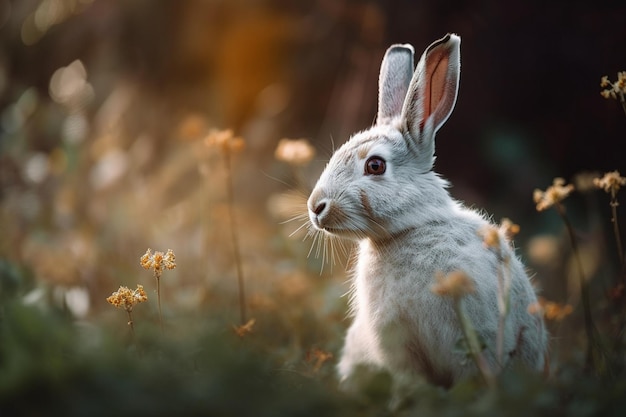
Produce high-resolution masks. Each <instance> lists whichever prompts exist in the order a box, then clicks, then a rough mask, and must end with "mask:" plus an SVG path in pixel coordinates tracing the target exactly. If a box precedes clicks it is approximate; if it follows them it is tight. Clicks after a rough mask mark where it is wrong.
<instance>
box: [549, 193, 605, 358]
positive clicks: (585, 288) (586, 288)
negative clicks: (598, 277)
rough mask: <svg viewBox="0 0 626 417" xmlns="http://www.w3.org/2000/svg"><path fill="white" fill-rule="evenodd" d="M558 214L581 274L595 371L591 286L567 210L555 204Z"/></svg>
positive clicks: (590, 354)
mask: <svg viewBox="0 0 626 417" xmlns="http://www.w3.org/2000/svg"><path fill="white" fill-rule="evenodd" d="M555 207H556V209H557V212H558V213H559V215H560V216H561V219H563V223H565V228H566V229H567V234H568V235H569V239H570V243H571V245H572V251H573V252H574V258H575V259H576V264H577V266H578V272H579V281H580V296H581V299H582V303H583V314H584V319H585V334H586V336H587V353H586V365H587V366H588V367H591V369H593V370H595V368H596V365H595V360H594V354H593V353H594V352H593V349H594V329H595V327H594V324H593V318H592V317H591V303H590V300H589V285H588V283H587V280H586V279H585V272H584V270H583V262H582V259H581V257H580V251H579V249H578V242H577V241H576V237H575V235H574V228H573V227H572V224H571V223H570V221H569V219H568V217H567V216H566V215H565V209H564V208H563V206H562V205H561V204H560V203H557V204H555Z"/></svg>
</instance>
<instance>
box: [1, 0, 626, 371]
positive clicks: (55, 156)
mask: <svg viewBox="0 0 626 417" xmlns="http://www.w3.org/2000/svg"><path fill="white" fill-rule="evenodd" d="M447 32H454V33H457V34H459V35H460V36H461V38H462V44H461V61H462V72H461V87H460V95H459V98H458V101H457V105H456V108H455V111H454V113H453V115H452V117H451V118H450V119H449V120H448V122H447V123H446V125H445V126H444V127H443V128H442V130H441V131H440V133H439V135H438V140H437V150H436V153H437V162H436V170H437V171H438V172H439V173H441V174H442V175H443V176H444V177H445V178H447V179H448V180H450V181H451V183H452V184H453V187H452V188H451V193H452V195H453V196H454V197H456V198H458V199H460V200H462V201H465V202H466V203H467V204H468V205H470V206H475V207H477V208H479V209H485V210H486V211H487V212H488V213H490V214H492V215H493V218H494V220H496V221H499V220H500V219H501V218H503V217H509V218H511V219H512V220H513V221H514V222H516V223H518V224H519V225H520V227H521V232H520V235H519V236H518V238H517V240H516V246H517V247H518V252H519V254H520V256H522V257H523V258H524V259H525V261H526V262H527V264H528V266H529V268H530V269H531V271H532V272H533V274H534V275H535V280H536V282H537V283H538V286H539V287H541V288H542V291H543V294H544V295H545V296H546V297H547V298H549V299H551V300H555V301H558V302H561V303H572V304H573V305H574V306H575V307H576V309H577V310H576V311H578V310H579V307H578V303H577V297H578V295H577V293H576V290H575V285H574V284H572V283H571V282H569V281H570V280H571V279H572V278H570V277H571V276H572V275H575V273H574V272H572V267H571V263H572V260H571V253H570V249H569V246H568V244H569V242H568V240H567V237H566V235H565V234H564V229H563V225H562V222H561V221H560V219H559V218H558V216H557V215H556V214H555V213H551V212H546V213H537V212H536V210H535V205H534V203H533V201H532V193H533V190H534V189H535V188H541V189H545V188H546V187H547V186H548V185H550V184H551V183H552V179H553V178H554V177H557V176H558V177H563V178H565V179H566V180H567V181H568V182H569V181H578V180H580V179H581V178H582V179H583V180H584V178H585V177H579V176H578V175H579V174H580V173H584V172H587V173H600V174H601V173H604V172H607V171H612V170H615V169H621V170H622V171H625V170H626V165H625V164H624V153H623V151H622V149H623V144H624V138H625V134H626V115H625V114H624V112H623V110H622V108H621V107H620V105H619V103H618V102H617V101H616V100H607V99H604V98H603V97H601V96H600V91H601V88H600V78H601V77H602V76H604V75H608V76H609V78H610V79H612V80H614V79H615V78H616V74H617V72H618V71H623V70H626V54H625V52H626V49H625V48H626V3H625V2H623V1H601V0H600V1H545V0H524V1H520V0H511V1H507V2H499V1H458V2H457V1H452V2H438V1H432V2H431V1H428V2H427V1H411V0H391V1H382V0H381V1H356V0H316V1H308V2H304V1H297V0H185V1H165V0H132V1H107V0H13V1H10V0H0V187H1V188H0V268H1V270H0V274H2V276H3V278H2V287H0V290H1V291H4V292H5V294H8V293H9V292H11V294H17V295H19V297H22V299H23V300H24V302H25V303H27V304H29V305H36V306H39V307H38V308H43V309H44V310H45V309H61V310H63V311H66V312H67V313H68V315H69V316H70V317H72V318H73V320H78V321H80V322H82V323H89V324H90V325H93V326H95V327H97V326H98V325H100V323H105V325H107V326H109V327H110V328H112V329H113V330H112V331H113V332H114V333H117V334H125V333H126V332H127V326H126V323H125V321H124V318H123V317H122V316H123V314H122V312H120V311H116V310H115V309H113V308H112V307H111V306H110V305H108V304H107V303H106V301H105V298H106V297H107V296H108V295H110V294H111V292H112V291H114V290H116V289H117V288H118V286H119V285H128V286H131V287H134V286H135V284H137V283H141V284H143V285H144V286H145V287H146V288H148V287H150V291H149V295H152V294H153V289H152V287H151V285H152V280H153V278H152V276H151V274H150V272H149V271H144V270H143V269H141V267H140V265H139V258H140V256H141V255H142V254H143V253H144V252H145V251H146V249H147V248H153V249H156V250H161V251H165V250H166V249H170V248H171V249H173V250H174V252H175V253H176V257H177V264H178V267H177V268H176V269H175V270H173V271H166V272H165V274H164V277H163V279H162V285H163V294H162V296H163V304H164V314H165V316H166V318H167V320H169V322H170V326H171V327H174V328H175V329H176V331H178V332H181V333H182V332H184V331H183V330H182V327H184V326H182V324H180V323H179V324H178V325H176V324H172V323H177V322H176V320H181V319H180V317H183V316H184V315H191V316H194V315H197V316H198V317H205V318H206V317H208V316H212V317H215V316H219V317H221V318H222V319H223V320H224V321H225V322H232V323H237V321H238V320H239V319H238V311H239V310H238V301H237V300H238V289H237V269H236V268H235V261H236V259H235V258H234V256H233V242H232V239H231V227H230V223H229V213H230V210H234V213H235V219H236V223H237V229H236V233H237V235H238V244H239V246H240V251H241V260H242V261H241V264H242V267H243V268H242V269H243V274H244V277H245V282H246V298H247V304H248V314H249V316H255V317H257V324H256V326H257V331H258V332H259V333H260V334H267V335H279V336H268V337H270V338H271V337H276V339H275V340H274V342H275V346H274V347H275V348H276V349H278V346H288V348H285V350H286V351H287V353H285V356H286V357H289V355H291V358H292V359H293V357H299V358H300V359H302V358H303V357H304V356H303V355H304V354H303V353H302V352H304V351H305V350H306V349H309V348H310V347H311V346H316V345H320V346H321V347H323V348H324V349H326V350H328V351H332V352H335V353H337V351H338V349H339V347H340V345H341V335H342V331H343V329H344V328H345V326H346V325H347V323H346V321H345V320H344V316H345V298H341V295H342V294H343V293H345V292H346V291H347V289H348V286H347V284H346V283H345V280H346V275H347V274H346V271H345V266H344V264H342V262H341V259H339V260H338V261H337V263H336V264H335V265H328V264H327V265H325V266H324V267H323V268H322V259H320V257H317V258H316V257H315V256H314V255H315V249H314V250H313V255H311V256H309V257H308V256H307V255H308V253H309V249H310V247H311V240H306V241H302V238H303V234H302V233H296V235H295V236H291V237H290V235H291V233H292V232H294V231H295V230H296V229H298V227H299V226H300V224H301V222H299V221H292V222H286V223H285V220H288V219H289V218H291V217H294V216H296V215H297V214H298V210H303V209H304V207H303V206H302V204H303V203H302V202H303V201H304V198H306V195H307V193H308V190H309V189H310V188H311V186H312V185H313V184H314V183H315V181H316V179H317V176H318V175H319V173H320V172H321V170H322V168H323V166H324V164H325V161H327V159H328V158H329V157H330V155H331V153H332V149H333V148H334V147H337V146H339V145H340V144H341V143H343V142H344V141H345V140H346V139H347V138H348V137H349V136H350V134H351V133H353V132H355V131H358V130H361V129H364V128H367V127H368V126H370V125H371V124H372V123H373V121H374V117H375V113H376V102H377V99H376V95H377V77H378V70H379V65H380V60H381V57H382V55H383V53H384V51H385V49H386V48H387V47H388V46H389V45H390V44H392V43H411V44H413V45H414V46H415V49H416V52H417V53H420V52H421V51H422V50H423V49H424V48H425V47H426V46H427V45H428V44H430V43H431V42H432V41H434V40H435V39H438V38H440V37H442V36H443V35H445V34H446V33H447ZM225 129H232V132H233V134H234V135H235V136H236V137H241V138H242V139H243V140H244V142H245V148H244V149H243V150H241V151H240V152H237V153H236V154H235V155H231V156H232V161H231V163H232V165H231V167H232V169H231V171H230V172H229V171H228V170H227V169H226V165H225V161H224V158H223V155H222V154H221V153H220V151H219V149H215V148H214V147H211V146H209V145H207V141H206V140H205V139H206V138H207V137H210V136H211V134H214V133H215V131H222V130H225ZM283 138H292V139H296V138H305V139H307V140H308V141H309V142H310V143H311V144H313V146H314V147H315V148H316V150H317V152H316V156H315V157H314V158H313V160H312V161H311V162H310V163H308V164H306V165H303V166H296V165H294V164H289V163H286V162H285V161H281V160H278V159H277V158H276V156H275V150H276V147H277V145H278V143H279V141H280V140H281V139H283ZM229 174H230V179H232V182H233V198H234V204H233V203H231V202H230V200H229V196H228V181H229ZM620 213H621V215H622V217H623V208H621V207H620ZM568 214H569V215H570V216H571V219H572V222H573V223H574V224H575V227H576V229H577V232H578V233H579V238H580V239H581V246H582V247H583V250H585V251H586V252H585V265H586V266H587V268H588V276H589V277H590V278H591V279H595V280H596V281H594V282H596V284H594V285H595V288H596V293H595V294H596V295H598V296H599V297H600V296H602V294H604V292H605V291H606V290H607V289H609V288H610V287H611V286H612V285H613V283H614V278H615V274H616V272H615V271H616V265H617V263H616V259H617V257H616V252H615V248H614V240H613V236H612V234H611V233H612V229H611V227H612V226H611V224H610V220H609V219H610V212H609V206H608V197H607V196H605V195H603V193H602V192H600V191H596V192H590V193H587V194H585V193H578V194H576V195H573V196H572V197H571V198H570V199H569V200H568ZM339 258H341V256H339ZM344 262H345V261H344ZM320 271H321V272H320ZM141 307H143V306H141ZM139 310H140V308H139V307H138V311H137V313H136V314H138V317H139V318H140V319H141V318H142V319H143V320H144V321H145V322H154V318H155V307H154V306H151V307H146V308H144V309H143V312H142V311H139ZM45 311H48V310H45ZM577 314H578V315H577ZM263 317H264V318H263ZM574 317H578V318H580V312H579V311H578V313H575V314H574ZM260 318H261V319H260ZM137 320H138V321H139V319H137ZM579 326H580V321H579V320H578V321H577V320H576V319H575V318H574V319H573V320H572V321H571V323H569V324H567V323H561V324H559V325H558V328H557V327H555V328H553V329H552V330H553V331H554V332H555V333H556V334H558V338H555V339H557V340H556V341H555V344H556V346H557V347H556V348H555V351H556V352H557V354H556V357H557V358H558V357H560V356H559V355H563V357H564V358H565V357H568V354H567V349H560V348H559V346H562V345H565V346H566V347H571V343H575V342H576V341H579V339H580V337H579V336H580V335H579V334H578V333H576V332H575V331H574V329H576V328H579ZM277 329H279V330H277ZM311 329H314V330H311ZM298 355H300V356H298Z"/></svg>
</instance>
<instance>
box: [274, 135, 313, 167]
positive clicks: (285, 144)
mask: <svg viewBox="0 0 626 417" xmlns="http://www.w3.org/2000/svg"><path fill="white" fill-rule="evenodd" d="M274 156H275V157H276V159H278V160H279V161H284V162H287V163H289V164H293V165H300V166H301V165H306V164H307V163H309V162H310V161H311V159H313V157H314V156H315V148H314V147H313V146H312V145H311V144H310V143H309V141H308V140H306V139H281V140H280V142H278V146H277V147H276V151H275V152H274Z"/></svg>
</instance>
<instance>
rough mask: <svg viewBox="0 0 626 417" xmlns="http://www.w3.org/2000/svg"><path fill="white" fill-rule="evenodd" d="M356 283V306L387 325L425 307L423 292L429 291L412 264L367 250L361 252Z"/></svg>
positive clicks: (374, 319) (403, 319) (375, 322)
mask: <svg viewBox="0 0 626 417" xmlns="http://www.w3.org/2000/svg"><path fill="white" fill-rule="evenodd" d="M365 249H367V248H365ZM355 286H356V288H355V290H356V300H355V301H356V302H357V310H363V311H364V312H367V314H368V315H369V316H370V320H371V322H372V323H373V324H375V325H378V326H383V327H385V328H387V327H392V328H393V327H394V326H395V325H396V323H401V322H406V321H407V320H409V318H410V317H414V316H415V314H416V313H417V312H419V310H420V309H421V308H422V305H421V304H423V299H424V295H423V294H422V292H423V291H429V292H430V290H429V288H428V285H427V283H426V282H425V281H424V279H423V277H421V276H420V274H419V271H417V270H416V268H414V267H413V266H411V265H408V264H403V263H399V262H389V260H388V259H381V258H380V257H379V256H378V254H374V253H371V252H367V251H362V252H361V254H360V256H359V262H358V264H357V270H356V277H355Z"/></svg>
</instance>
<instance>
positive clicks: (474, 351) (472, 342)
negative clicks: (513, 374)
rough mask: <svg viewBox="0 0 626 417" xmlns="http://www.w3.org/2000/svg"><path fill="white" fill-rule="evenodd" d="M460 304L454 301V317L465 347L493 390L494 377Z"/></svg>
mask: <svg viewBox="0 0 626 417" xmlns="http://www.w3.org/2000/svg"><path fill="white" fill-rule="evenodd" d="M461 302H462V300H461V298H458V299H455V300H454V311H455V312H456V315H457V317H458V318H459V321H460V322H461V329H462V330H463V335H464V337H465V341H466V342H467V346H468V347H469V350H470V354H471V355H472V359H473V360H474V363H475V364H476V367H477V368H478V370H479V371H480V374H481V375H482V377H483V379H484V380H485V382H486V383H487V385H488V386H489V387H490V388H494V387H495V385H496V380H495V377H494V375H493V372H491V369H490V368H489V364H488V363H487V360H486V359H485V357H484V356H483V354H482V353H481V350H482V349H481V347H480V342H479V340H478V336H476V332H475V331H474V327H473V326H472V323H471V322H470V320H469V319H468V318H467V314H465V310H464V309H463V305H462V304H461Z"/></svg>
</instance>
